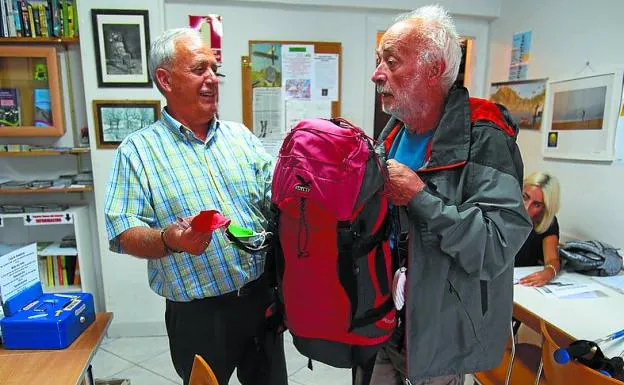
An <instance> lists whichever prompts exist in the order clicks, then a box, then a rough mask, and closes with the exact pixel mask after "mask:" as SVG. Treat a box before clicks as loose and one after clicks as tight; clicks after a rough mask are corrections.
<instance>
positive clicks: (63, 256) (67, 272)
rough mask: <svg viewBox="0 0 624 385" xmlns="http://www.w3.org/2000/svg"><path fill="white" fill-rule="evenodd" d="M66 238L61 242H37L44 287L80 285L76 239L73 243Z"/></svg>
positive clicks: (40, 274) (40, 272)
mask: <svg viewBox="0 0 624 385" xmlns="http://www.w3.org/2000/svg"><path fill="white" fill-rule="evenodd" d="M66 238H68V237H65V238H63V240H62V241H61V242H37V255H38V262H39V279H40V280H41V284H42V285H43V286H44V287H48V288H53V287H66V286H73V285H80V271H79V268H80V267H79V265H78V250H77V249H76V239H75V238H73V243H72V242H71V241H68V240H67V239H66ZM72 244H73V246H70V245H72ZM63 245H65V246H63Z"/></svg>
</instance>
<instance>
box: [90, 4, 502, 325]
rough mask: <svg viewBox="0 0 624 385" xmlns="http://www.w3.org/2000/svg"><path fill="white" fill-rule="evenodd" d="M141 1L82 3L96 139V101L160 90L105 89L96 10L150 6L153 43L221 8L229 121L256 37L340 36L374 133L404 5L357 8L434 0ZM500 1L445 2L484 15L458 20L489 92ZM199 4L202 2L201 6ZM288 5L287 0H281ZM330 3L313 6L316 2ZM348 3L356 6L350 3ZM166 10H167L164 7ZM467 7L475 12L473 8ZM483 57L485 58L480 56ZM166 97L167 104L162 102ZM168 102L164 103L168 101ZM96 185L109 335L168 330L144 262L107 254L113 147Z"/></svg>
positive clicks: (355, 92)
mask: <svg viewBox="0 0 624 385" xmlns="http://www.w3.org/2000/svg"><path fill="white" fill-rule="evenodd" d="M163 2H164V0H157V1H153V0H152V1H150V0H136V1H134V2H132V4H131V5H127V2H123V1H121V0H113V1H107V2H106V5H104V2H103V1H102V0H80V1H79V3H78V5H79V22H80V31H81V32H80V33H81V51H82V62H83V72H84V80H85V101H86V105H87V115H88V119H89V129H90V135H91V138H95V133H94V131H93V127H94V123H93V111H92V109H91V104H92V100H93V99H124V98H128V99H156V98H160V95H159V94H158V92H157V91H156V89H153V90H149V89H141V88H136V89H131V88H127V89H126V88H124V89H113V88H108V89H107V88H98V87H97V80H96V79H97V75H96V70H95V58H94V55H95V53H94V48H93V37H92V31H91V15H90V10H91V9H92V8H111V9H124V8H131V9H148V10H149V16H150V35H151V39H152V40H153V39H154V38H155V37H156V36H158V35H159V34H160V33H161V32H162V31H163V30H164V29H165V28H175V27H181V26H186V25H188V15H204V14H209V13H216V14H220V15H222V16H223V20H224V38H223V47H224V49H223V63H224V65H223V68H222V72H223V73H225V74H226V78H225V81H224V82H223V84H222V86H221V89H220V101H221V105H220V115H221V117H222V118H223V119H227V120H235V121H241V120H242V102H241V88H242V87H241V75H240V74H241V71H240V69H241V67H240V58H241V56H243V55H247V54H248V41H249V40H263V39H264V40H312V41H337V42H340V43H342V49H343V62H342V111H341V112H342V115H343V116H345V117H347V118H349V119H351V120H352V121H353V122H354V123H356V124H358V125H360V126H362V127H363V128H365V129H366V130H367V131H368V132H369V134H372V130H373V127H372V126H373V125H372V121H373V115H372V111H373V108H374V90H373V87H372V83H371V82H370V80H369V79H370V75H371V73H372V71H373V69H374V54H373V52H374V50H373V49H374V39H375V33H376V32H377V31H379V30H384V29H385V28H386V27H387V26H389V25H390V24H391V23H392V19H393V17H394V16H395V15H396V14H397V12H398V11H397V10H390V9H387V10H370V9H363V8H354V7H357V5H358V4H363V5H364V6H366V7H371V8H372V7H373V5H374V6H375V7H379V5H380V4H383V5H384V6H385V7H388V8H396V9H401V10H408V9H411V8H415V7H418V6H420V5H425V4H428V3H429V1H426V0H417V1H409V2H408V1H407V0H393V1H389V2H386V3H382V2H373V1H370V0H363V1H359V2H356V1H347V0H342V1H337V2H334V1H332V2H331V3H332V5H340V6H341V7H335V6H332V7H329V6H325V5H326V4H327V3H329V1H325V0H315V1H313V0H308V1H300V2H297V4H303V5H295V4H294V2H292V3H293V4H290V3H291V2H290V1H281V2H275V1H272V2H271V1H269V2H266V1H263V2H261V1H248V2H241V1H219V0H217V1H210V2H208V1H202V2H199V1H195V2H193V1H190V0H187V1H186V2H181V1H166V4H163ZM500 2H501V0H478V1H475V7H467V6H466V5H465V4H464V3H465V2H464V1H463V0H446V1H441V3H442V4H443V5H445V6H447V7H448V8H449V9H450V11H451V12H454V13H462V14H469V13H470V14H475V13H474V12H479V13H478V15H479V17H466V16H463V17H458V18H457V23H458V29H459V31H460V33H462V34H463V35H466V36H471V37H476V38H477V43H476V53H475V55H474V57H473V60H475V67H474V72H473V77H474V78H475V80H476V81H475V83H474V84H475V90H473V92H475V93H476V94H477V95H482V85H483V84H484V78H485V74H486V65H485V63H486V60H485V58H486V56H487V46H488V21H487V20H486V19H487V18H491V17H493V16H494V15H495V14H497V12H498V9H499V8H500ZM197 3H199V4H197ZM278 3H281V4H278ZM312 3H315V4H321V5H323V6H311V5H310V4H312ZM346 6H348V7H349V8H345V7H346ZM163 9H164V11H163ZM468 9H470V10H471V11H470V12H468ZM479 58H483V60H479ZM163 102H164V101H163ZM163 105H164V104H163ZM91 150H92V159H93V169H94V178H95V189H96V203H97V215H98V224H99V228H100V232H99V246H100V252H101V259H102V271H103V277H104V291H105V300H106V310H107V311H112V312H114V313H115V318H114V320H113V325H112V327H111V329H110V334H111V335H114V336H118V335H126V336H131V335H153V334H162V333H164V330H165V329H164V322H163V320H164V316H163V312H164V306H163V303H164V301H163V300H162V299H161V298H160V297H158V296H157V295H156V294H154V293H153V292H152V291H151V290H150V288H149V286H148V283H147V274H146V266H145V261H142V260H138V259H135V258H132V257H129V256H124V255H118V254H114V253H111V252H110V251H108V242H107V239H106V232H105V225H104V217H103V203H104V196H105V192H106V183H107V180H108V175H109V170H110V168H111V162H112V157H113V151H112V150H98V149H96V148H95V144H94V143H92V145H91Z"/></svg>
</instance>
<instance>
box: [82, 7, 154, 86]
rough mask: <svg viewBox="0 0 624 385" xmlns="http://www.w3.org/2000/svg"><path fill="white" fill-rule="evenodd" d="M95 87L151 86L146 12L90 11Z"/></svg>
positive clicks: (125, 10)
mask: <svg viewBox="0 0 624 385" xmlns="http://www.w3.org/2000/svg"><path fill="white" fill-rule="evenodd" d="M91 20H92V23H93V40H94V46H95V63H96V69H97V76H98V87H151V86H152V80H151V79H150V76H149V71H148V67H147V56H148V53H149V45H150V40H149V17H148V11H147V10H128V9H123V10H118V9H92V10H91Z"/></svg>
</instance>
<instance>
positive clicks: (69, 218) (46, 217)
mask: <svg viewBox="0 0 624 385" xmlns="http://www.w3.org/2000/svg"><path fill="white" fill-rule="evenodd" d="M70 223H74V215H73V214H72V213H50V214H26V215H24V226H41V225H64V224H70Z"/></svg>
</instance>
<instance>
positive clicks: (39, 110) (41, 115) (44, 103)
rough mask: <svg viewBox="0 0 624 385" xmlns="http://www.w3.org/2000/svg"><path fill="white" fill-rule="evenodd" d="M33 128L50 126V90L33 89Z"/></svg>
mask: <svg viewBox="0 0 624 385" xmlns="http://www.w3.org/2000/svg"><path fill="white" fill-rule="evenodd" d="M34 93H35V126H37V127H47V126H51V125H52V110H51V109H50V90H49V89H48V88H35V91H34Z"/></svg>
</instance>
